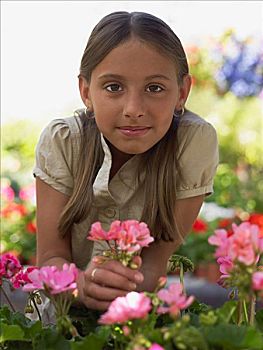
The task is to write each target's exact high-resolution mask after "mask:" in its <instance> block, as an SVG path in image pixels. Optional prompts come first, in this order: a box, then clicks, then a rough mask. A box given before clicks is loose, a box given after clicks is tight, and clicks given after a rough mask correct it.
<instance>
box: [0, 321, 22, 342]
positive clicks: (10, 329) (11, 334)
mask: <svg viewBox="0 0 263 350" xmlns="http://www.w3.org/2000/svg"><path fill="white" fill-rule="evenodd" d="M7 340H24V331H23V330H22V329H21V327H19V326H17V325H8V324H6V323H2V324H1V333H0V343H3V342H5V341H7Z"/></svg>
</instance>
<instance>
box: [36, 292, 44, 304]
mask: <svg viewBox="0 0 263 350" xmlns="http://www.w3.org/2000/svg"><path fill="white" fill-rule="evenodd" d="M35 298H36V303H37V304H38V305H40V304H42V299H41V297H40V295H38V294H37V295H36V297H35Z"/></svg>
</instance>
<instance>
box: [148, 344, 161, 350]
mask: <svg viewBox="0 0 263 350" xmlns="http://www.w3.org/2000/svg"><path fill="white" fill-rule="evenodd" d="M149 350H164V348H163V347H162V346H161V345H159V344H157V343H153V344H152V346H151V347H150V348H149Z"/></svg>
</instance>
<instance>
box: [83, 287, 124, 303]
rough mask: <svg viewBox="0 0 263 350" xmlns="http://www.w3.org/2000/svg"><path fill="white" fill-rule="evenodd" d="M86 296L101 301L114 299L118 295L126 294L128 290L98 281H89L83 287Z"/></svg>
mask: <svg viewBox="0 0 263 350" xmlns="http://www.w3.org/2000/svg"><path fill="white" fill-rule="evenodd" d="M83 292H84V297H85V298H86V297H90V298H93V299H97V300H101V301H110V302H111V301H112V300H114V299H116V298H117V297H122V296H125V295H126V294H127V293H128V291H125V290H121V289H117V288H110V287H105V286H101V285H99V284H96V283H89V284H88V285H86V286H85V287H84V289H83Z"/></svg>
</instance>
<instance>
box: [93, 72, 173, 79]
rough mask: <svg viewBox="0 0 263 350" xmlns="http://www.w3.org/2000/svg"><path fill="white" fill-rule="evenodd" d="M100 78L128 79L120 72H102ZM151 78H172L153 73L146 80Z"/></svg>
mask: <svg viewBox="0 0 263 350" xmlns="http://www.w3.org/2000/svg"><path fill="white" fill-rule="evenodd" d="M98 79H119V80H126V78H125V77H124V76H122V75H119V74H111V73H107V74H102V75H100V76H99V77H98ZM151 79H164V80H171V79H170V78H168V77H167V76H166V75H163V74H153V75H149V76H147V77H145V80H151Z"/></svg>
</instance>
